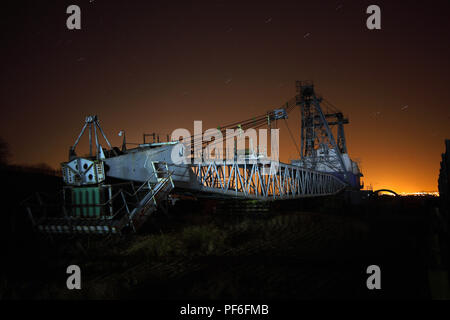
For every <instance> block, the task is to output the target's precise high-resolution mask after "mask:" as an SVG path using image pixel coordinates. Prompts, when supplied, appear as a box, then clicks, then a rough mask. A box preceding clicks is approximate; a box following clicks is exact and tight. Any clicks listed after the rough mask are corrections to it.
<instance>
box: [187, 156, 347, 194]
mask: <svg viewBox="0 0 450 320" xmlns="http://www.w3.org/2000/svg"><path fill="white" fill-rule="evenodd" d="M191 169H192V171H193V172H194V174H195V175H196V177H197V181H198V183H199V190H200V191H203V192H210V193H216V194H222V195H227V196H234V197H239V198H247V199H249V198H250V199H258V200H279V199H297V198H305V197H316V196H326V195H332V194H336V193H338V192H339V191H341V190H343V189H344V188H345V187H346V184H345V183H344V182H342V181H341V180H339V179H338V178H337V177H335V176H333V175H331V174H327V173H323V172H318V171H313V170H308V169H303V168H301V167H298V166H294V165H289V164H285V163H281V162H275V161H273V162H259V161H252V162H250V161H247V162H238V161H214V162H209V163H206V162H203V163H199V164H196V165H192V166H191Z"/></svg>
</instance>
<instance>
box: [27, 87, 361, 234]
mask: <svg viewBox="0 0 450 320" xmlns="http://www.w3.org/2000/svg"><path fill="white" fill-rule="evenodd" d="M322 102H323V100H322V99H321V98H319V97H317V96H316V94H315V92H314V86H313V85H312V83H309V82H297V95H296V96H295V97H294V98H292V99H291V100H289V101H288V102H287V103H285V104H283V105H282V106H281V107H279V108H276V109H274V110H271V111H269V112H267V113H265V114H262V115H260V116H258V117H253V118H251V119H247V120H244V121H240V122H235V123H231V124H229V125H225V126H219V127H217V132H220V134H221V137H223V138H222V141H221V140H220V139H218V140H210V139H204V138H205V136H204V134H203V133H202V134H200V135H194V136H191V137H189V139H187V142H186V141H169V138H168V139H167V141H166V142H160V141H159V138H158V139H157V141H155V136H154V135H153V137H154V139H153V142H152V143H150V142H147V141H146V140H145V138H146V136H148V135H146V134H144V141H143V143H141V144H133V145H134V147H133V148H127V145H129V144H130V143H127V142H126V140H125V132H124V131H121V132H120V134H119V135H121V136H122V137H123V143H122V148H121V149H119V148H117V147H112V145H111V144H110V142H109V140H108V139H107V137H106V135H105V133H104V132H103V130H102V128H101V126H100V123H99V120H98V118H97V116H88V117H86V119H85V123H84V126H83V128H82V130H81V132H80V134H79V136H78V138H77V139H76V141H75V143H74V145H73V146H71V147H70V149H69V159H68V161H67V162H64V163H62V164H61V169H62V175H63V180H64V187H63V188H62V190H61V192H60V193H59V194H58V197H56V198H53V199H51V198H46V196H45V195H42V194H36V196H35V197H32V198H30V199H27V200H26V201H24V205H25V207H26V208H27V210H28V213H29V216H30V218H31V221H32V222H33V225H34V226H35V228H36V229H37V230H38V231H41V232H46V233H56V234H58V233H62V234H73V233H94V234H111V233H113V234H114V233H117V234H120V233H123V232H125V231H127V230H129V231H132V232H133V231H136V230H137V229H138V228H139V227H140V226H142V225H143V223H144V222H145V220H146V219H147V218H148V217H149V216H150V215H151V214H152V213H154V212H155V211H156V210H158V209H159V208H161V209H164V210H165V209H167V204H168V203H169V198H170V197H172V196H173V195H174V194H178V195H180V194H188V195H190V196H194V197H197V198H205V197H207V198H211V197H212V198H216V199H230V198H240V199H254V200H260V201H273V200H286V199H301V198H305V197H317V196H325V195H334V194H337V193H339V192H341V191H342V190H344V189H348V188H352V189H360V188H361V185H360V177H361V176H362V175H361V173H360V171H359V168H358V166H357V164H356V163H355V162H353V161H352V160H351V159H350V158H349V156H348V153H347V146H346V141H345V135H344V127H343V126H344V124H346V123H348V119H347V118H345V117H344V116H343V114H342V113H341V112H339V111H338V110H337V109H336V108H334V107H332V106H331V104H329V103H328V104H327V112H325V113H324V112H323V109H322V108H321V106H320V103H322ZM296 109H300V111H301V116H302V120H301V150H300V152H299V153H300V159H298V160H293V161H292V162H291V163H290V164H288V163H282V162H279V161H278V160H276V159H275V160H274V159H272V158H268V157H267V155H266V152H267V150H259V148H257V150H254V148H253V144H252V141H251V140H250V145H249V148H245V150H237V149H235V150H234V152H235V153H234V156H233V157H231V159H230V158H227V159H226V160H225V159H223V158H222V159H220V158H218V159H205V158H204V154H200V155H199V156H198V155H196V154H195V153H194V152H192V151H191V152H189V149H191V150H196V149H197V150H200V151H202V152H203V151H204V150H208V147H210V146H211V145H213V144H215V143H220V142H225V140H227V139H233V140H234V139H237V136H239V135H241V133H242V132H244V131H245V130H246V129H249V128H252V129H257V128H261V127H269V128H272V127H273V126H274V125H276V123H277V121H285V122H286V125H287V119H288V115H289V113H291V112H292V111H293V110H296ZM329 110H331V112H329ZM333 127H337V135H336V137H337V138H336V139H335V138H334V135H333V132H332V128H333ZM229 129H235V132H236V133H235V135H231V136H228V135H226V132H227V130H229ZM288 129H289V127H288ZM86 131H87V132H88V135H89V154H87V155H86V156H79V155H77V153H76V147H77V145H78V143H79V141H80V139H81V138H82V136H83V135H84V134H85V133H86ZM289 132H290V133H291V137H292V138H293V136H292V132H291V131H290V130H289ZM100 134H101V136H100ZM100 137H103V140H104V141H105V142H106V145H107V146H108V147H107V148H104V147H102V145H101V144H100ZM234 141H236V140H234ZM294 142H295V141H294ZM225 144H226V145H228V144H227V143H225ZM271 147H272V146H271ZM176 159H178V160H180V159H182V160H183V161H178V160H176ZM194 160H200V161H194Z"/></svg>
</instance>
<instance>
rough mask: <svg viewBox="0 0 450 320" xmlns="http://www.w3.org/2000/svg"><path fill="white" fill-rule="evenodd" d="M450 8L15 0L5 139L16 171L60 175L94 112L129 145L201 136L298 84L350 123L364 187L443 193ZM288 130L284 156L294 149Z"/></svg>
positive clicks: (8, 24) (440, 4)
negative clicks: (74, 18)
mask: <svg viewBox="0 0 450 320" xmlns="http://www.w3.org/2000/svg"><path fill="white" fill-rule="evenodd" d="M70 4H76V5H78V6H80V8H81V12H82V19H81V21H82V29H81V30H76V31H70V30H68V29H67V28H66V19H67V17H68V15H67V14H66V13H65V12H66V8H67V6H68V5H70ZM370 4H377V5H379V6H380V8H381V21H382V29H381V30H375V31H371V30H368V29H367V28H366V25H365V22H366V18H367V16H368V15H367V14H366V13H365V11H366V8H367V6H369V5H370ZM448 9H449V5H448V2H447V1H432V2H427V3H423V2H420V3H419V2H418V3H412V2H406V1H397V2H395V3H392V2H391V3H390V2H386V1H377V2H376V3H372V2H371V1H370V2H369V1H359V2H358V3H355V2H354V1H321V2H320V3H314V2H303V3H302V2H299V1H281V2H279V1H278V2H276V3H275V2H273V3H272V2H271V3H268V2H253V1H249V2H245V3H240V2H233V1H210V2H203V1H202V2H195V3H193V4H190V3H187V2H179V3H175V2H171V3H166V2H165V1H151V2H149V1H133V2H131V3H130V2H127V3H126V4H125V3H124V2H118V1H101V0H95V1H93V2H90V1H88V0H86V1H40V2H36V1H17V3H15V4H14V7H9V8H5V9H4V12H7V14H6V17H5V18H4V19H2V22H3V26H2V27H3V29H4V30H5V34H6V38H5V40H4V42H3V46H2V49H3V50H2V51H3V56H4V58H3V61H4V62H5V63H4V66H3V72H2V97H3V99H2V111H3V116H2V118H1V129H0V137H2V138H3V139H4V140H5V141H7V142H8V143H9V144H10V146H11V152H12V157H11V162H12V163H17V164H37V163H48V164H49V165H50V166H52V167H55V168H56V167H59V164H60V163H61V162H64V161H66V160H67V154H68V150H69V146H70V145H72V144H73V143H74V141H75V139H76V137H77V135H78V134H79V132H80V130H81V127H82V125H83V123H84V118H85V116H87V115H91V114H97V115H98V116H99V118H100V121H101V124H102V127H103V128H104V130H105V133H106V134H107V136H108V138H109V139H110V140H111V142H112V144H113V145H117V146H120V145H121V138H120V137H118V135H117V133H118V132H119V131H120V130H125V131H126V134H127V140H128V141H129V142H140V141H141V140H142V133H144V132H146V133H150V132H160V133H161V134H164V136H165V134H170V133H171V132H172V131H173V130H174V129H176V128H187V129H189V130H191V132H193V121H194V120H203V123H204V129H207V128H216V127H217V126H218V125H222V124H226V123H230V122H235V121H239V120H240V119H247V118H251V117H252V116H255V115H260V114H262V113H264V112H266V111H267V110H270V109H273V108H276V107H279V106H281V105H282V104H283V103H285V102H286V101H288V100H289V99H290V98H291V97H293V96H294V95H295V80H313V81H314V83H315V86H316V90H317V91H318V92H319V93H321V94H322V95H323V96H324V97H325V98H326V99H327V100H329V101H331V102H332V103H333V104H334V105H336V106H337V107H338V108H339V109H341V111H343V113H344V114H345V115H348V117H349V119H350V124H349V125H348V126H347V127H346V137H347V142H348V148H349V154H350V157H352V158H354V159H355V158H356V159H360V160H361V169H362V171H363V173H364V176H365V178H364V181H365V184H366V186H368V185H369V184H372V185H373V187H374V189H379V188H389V189H393V190H395V191H398V192H417V191H424V190H425V191H436V190H437V178H438V173H439V163H440V158H441V154H442V152H443V151H444V140H445V138H449V137H450V127H449V126H448V123H449V121H450V108H449V107H448V106H447V105H446V104H447V101H449V100H450V99H449V98H450V92H449V91H448V89H447V84H448V83H450V73H449V70H450V68H449V61H448V57H449V56H450V46H448V38H449V31H450V22H449V19H448V17H447V15H448ZM292 121H293V119H291V120H290V123H289V125H290V126H291V130H298V128H299V126H298V124H297V126H294V125H295V123H293V122H292ZM280 128H281V132H282V133H281V137H282V139H284V140H283V141H282V143H281V146H280V150H281V160H282V161H288V160H289V159H291V158H294V157H295V154H296V150H295V147H294V145H293V143H292V142H291V139H290V137H289V135H288V133H287V132H283V131H286V130H285V127H284V126H283V125H280ZM296 138H297V139H298V131H297V136H296ZM297 141H298V140H297ZM84 144H85V145H86V141H84Z"/></svg>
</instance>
